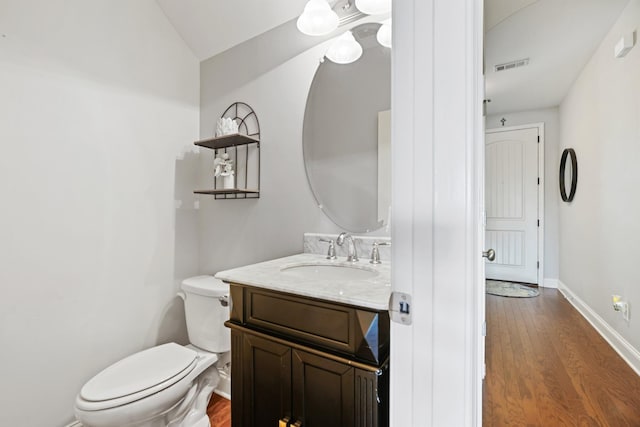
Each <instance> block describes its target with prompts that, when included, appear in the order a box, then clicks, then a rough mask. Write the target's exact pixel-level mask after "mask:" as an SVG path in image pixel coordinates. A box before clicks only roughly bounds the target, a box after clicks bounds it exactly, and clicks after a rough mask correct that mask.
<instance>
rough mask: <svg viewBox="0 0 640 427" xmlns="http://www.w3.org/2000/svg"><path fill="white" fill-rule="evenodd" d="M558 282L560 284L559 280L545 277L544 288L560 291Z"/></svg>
mask: <svg viewBox="0 0 640 427" xmlns="http://www.w3.org/2000/svg"><path fill="white" fill-rule="evenodd" d="M558 282H559V280H558V279H551V278H548V277H545V279H544V287H545V288H553V289H558Z"/></svg>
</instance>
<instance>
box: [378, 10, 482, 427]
mask: <svg viewBox="0 0 640 427" xmlns="http://www.w3.org/2000/svg"><path fill="white" fill-rule="evenodd" d="M482 16H483V2H482V0H402V1H396V2H394V3H393V51H392V101H391V105H392V107H391V112H392V141H393V144H394V149H393V153H392V195H393V196H392V212H393V220H392V224H391V225H392V229H391V234H392V237H393V244H394V246H393V251H392V262H393V268H392V283H393V288H394V291H399V292H406V293H409V294H411V295H412V298H413V301H412V302H413V304H412V310H411V313H412V317H413V323H412V325H410V326H404V325H400V324H398V323H392V325H391V370H390V374H391V383H390V387H391V408H390V410H391V414H390V421H391V426H392V427H405V426H409V427H411V426H421V427H439V426H456V427H466V426H480V425H481V424H482V368H481V367H482V363H483V357H482V355H481V354H480V353H481V341H482V340H481V338H482V337H481V330H482V325H481V322H482V320H481V319H483V314H482V313H483V309H484V308H483V307H482V303H481V302H480V301H483V299H482V296H483V295H484V283H480V280H479V278H480V277H481V276H482V275H483V274H482V271H483V266H484V258H482V257H481V251H482V249H483V247H482V244H483V239H484V233H483V232H481V230H482V226H481V225H482V220H481V218H482V211H481V206H482V205H483V203H482V201H481V198H480V195H481V194H482V188H481V187H483V186H484V182H482V181H481V180H480V179H479V177H481V176H482V174H483V171H484V164H483V163H482V162H479V159H484V156H483V153H484V125H483V123H484V121H483V117H482V99H483V95H484V93H483V77H482V43H483V32H482V29H483V22H482Z"/></svg>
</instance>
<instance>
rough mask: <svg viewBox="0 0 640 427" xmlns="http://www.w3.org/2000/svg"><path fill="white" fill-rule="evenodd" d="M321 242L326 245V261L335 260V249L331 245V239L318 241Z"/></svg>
mask: <svg viewBox="0 0 640 427" xmlns="http://www.w3.org/2000/svg"><path fill="white" fill-rule="evenodd" d="M320 241H321V242H324V243H328V244H329V249H328V251H327V259H336V258H338V257H337V256H336V247H335V246H334V245H333V239H320Z"/></svg>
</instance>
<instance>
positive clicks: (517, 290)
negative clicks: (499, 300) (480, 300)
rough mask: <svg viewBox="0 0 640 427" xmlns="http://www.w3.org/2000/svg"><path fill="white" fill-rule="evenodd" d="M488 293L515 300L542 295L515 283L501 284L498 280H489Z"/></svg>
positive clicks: (535, 290) (533, 289)
mask: <svg viewBox="0 0 640 427" xmlns="http://www.w3.org/2000/svg"><path fill="white" fill-rule="evenodd" d="M486 289H487V293H488V294H491V295H498V296H501V297H513V298H531V297H537V296H538V295H540V292H538V290H537V289H535V288H530V287H529V286H525V285H521V284H519V283H513V282H501V281H498V280H487V287H486Z"/></svg>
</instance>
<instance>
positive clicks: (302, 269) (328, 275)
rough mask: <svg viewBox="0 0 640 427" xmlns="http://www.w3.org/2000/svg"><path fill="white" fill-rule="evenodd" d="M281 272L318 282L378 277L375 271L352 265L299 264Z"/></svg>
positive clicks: (284, 268)
mask: <svg viewBox="0 0 640 427" xmlns="http://www.w3.org/2000/svg"><path fill="white" fill-rule="evenodd" d="M280 271H281V272H282V273H283V274H286V275H287V276H290V277H299V278H301V279H318V280H363V279H370V278H372V277H375V276H377V275H378V272H377V271H376V270H374V269H371V268H366V267H363V266H358V265H350V264H298V265H290V266H287V267H283V268H282V269H281V270H280Z"/></svg>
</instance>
